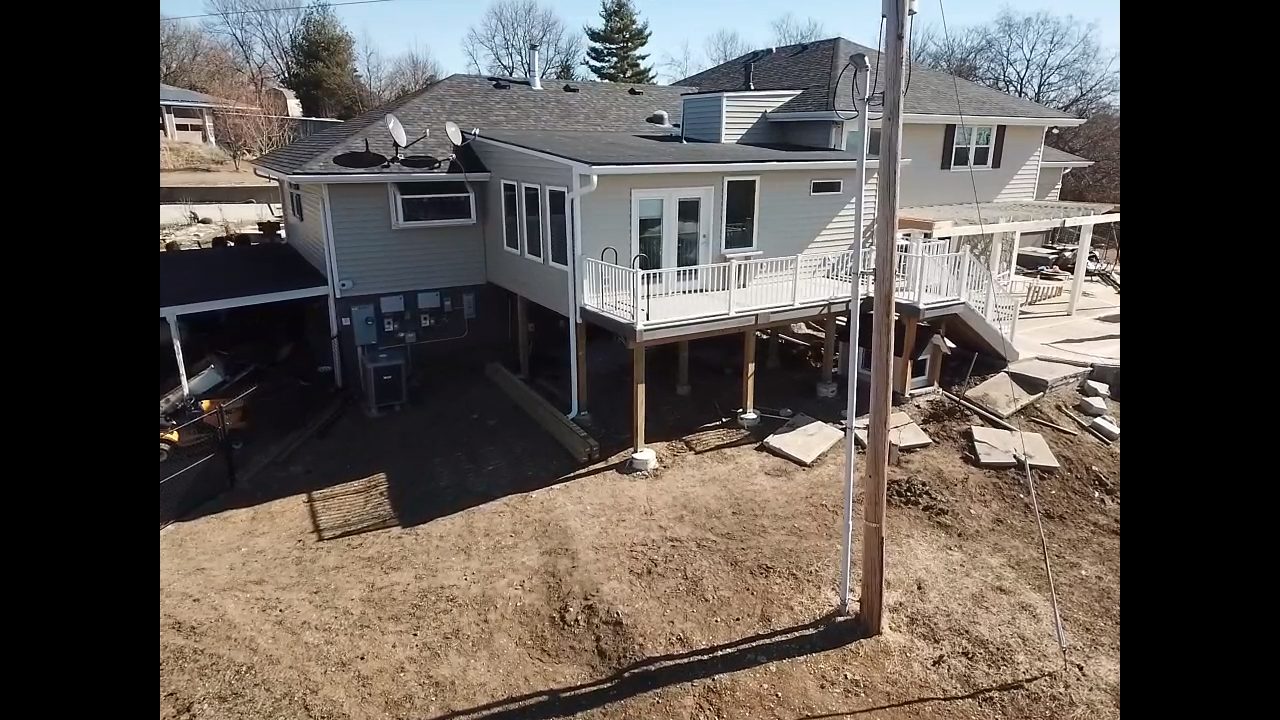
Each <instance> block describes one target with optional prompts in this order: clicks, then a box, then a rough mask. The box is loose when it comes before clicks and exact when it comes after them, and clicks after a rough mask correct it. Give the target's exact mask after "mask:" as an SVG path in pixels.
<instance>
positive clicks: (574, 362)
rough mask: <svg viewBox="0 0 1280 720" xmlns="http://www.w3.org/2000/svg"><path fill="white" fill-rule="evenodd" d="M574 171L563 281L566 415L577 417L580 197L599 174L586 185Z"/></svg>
mask: <svg viewBox="0 0 1280 720" xmlns="http://www.w3.org/2000/svg"><path fill="white" fill-rule="evenodd" d="M570 172H572V173H573V190H572V191H570V193H569V201H570V202H572V203H573V232H572V233H570V238H569V241H570V243H571V244H572V247H570V257H569V268H567V269H566V270H565V273H564V274H565V282H566V283H567V284H568V289H569V308H568V309H569V315H568V318H569V416H568V417H569V419H570V420H572V419H574V418H576V417H578V372H579V370H578V323H580V322H582V308H581V305H580V303H579V302H578V283H577V282H576V280H577V278H579V277H581V276H582V201H581V198H582V196H584V195H588V194H590V193H593V192H595V191H596V187H598V186H599V183H600V177H599V176H598V175H596V174H594V173H592V174H590V175H588V176H587V186H586V187H583V186H582V176H581V175H579V174H578V171H577V170H571V171H570Z"/></svg>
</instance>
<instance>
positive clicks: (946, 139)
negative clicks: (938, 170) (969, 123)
mask: <svg viewBox="0 0 1280 720" xmlns="http://www.w3.org/2000/svg"><path fill="white" fill-rule="evenodd" d="M955 154H956V126H955V125H948V126H946V127H945V128H943V130H942V169H943V170H950V169H951V158H952V157H953V156H954V155H955Z"/></svg>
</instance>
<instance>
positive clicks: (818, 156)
mask: <svg viewBox="0 0 1280 720" xmlns="http://www.w3.org/2000/svg"><path fill="white" fill-rule="evenodd" d="M480 137H482V138H483V137H488V138H490V139H492V140H497V141H499V142H503V143H507V144H510V145H518V146H520V147H524V148H529V149H532V150H540V151H542V152H547V153H550V154H552V155H558V156H560V157H563V158H566V159H569V160H577V161H578V162H583V163H587V164H589V165H671V164H681V163H759V162H806V161H808V162H814V161H823V160H846V161H849V160H857V155H855V154H854V153H851V152H845V151H843V150H819V149H814V148H806V147H799V146H788V145H743V144H740V143H711V142H696V141H693V140H690V141H688V142H685V143H681V142H680V136H678V135H663V134H658V133H654V132H653V127H652V126H650V129H649V130H648V131H646V132H584V131H552V130H524V131H521V130H495V131H493V132H490V133H488V134H487V135H486V134H485V133H481V135H480Z"/></svg>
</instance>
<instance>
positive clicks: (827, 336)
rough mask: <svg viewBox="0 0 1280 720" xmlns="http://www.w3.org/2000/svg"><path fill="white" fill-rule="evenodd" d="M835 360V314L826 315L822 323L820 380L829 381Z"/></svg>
mask: <svg viewBox="0 0 1280 720" xmlns="http://www.w3.org/2000/svg"><path fill="white" fill-rule="evenodd" d="M835 362H836V316H835V315H828V316H827V318H826V320H825V321H824V322H823V325H822V382H824V383H829V382H831V372H832V369H833V368H834V367H835Z"/></svg>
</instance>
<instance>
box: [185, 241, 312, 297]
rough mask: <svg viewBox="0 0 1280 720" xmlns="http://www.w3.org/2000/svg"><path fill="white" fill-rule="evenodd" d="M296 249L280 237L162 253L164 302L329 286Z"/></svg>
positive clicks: (265, 293)
mask: <svg viewBox="0 0 1280 720" xmlns="http://www.w3.org/2000/svg"><path fill="white" fill-rule="evenodd" d="M327 283H328V281H326V280H325V278H324V275H321V274H320V272H319V271H318V270H316V269H315V268H314V267H311V264H310V263H308V262H307V261H306V260H305V259H304V258H303V257H302V256H301V255H299V254H298V251H297V250H294V249H293V248H291V247H289V246H288V245H284V244H280V243H264V244H259V245H250V246H248V247H225V248H204V249H202V250H181V251H177V252H162V253H160V307H162V308H166V307H176V306H179V305H192V304H195V303H204V302H213V301H216V300H230V299H232V298H241V297H249V296H251V295H268V294H271V293H279V292H288V291H290V290H306V289H309V288H319V287H327Z"/></svg>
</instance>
